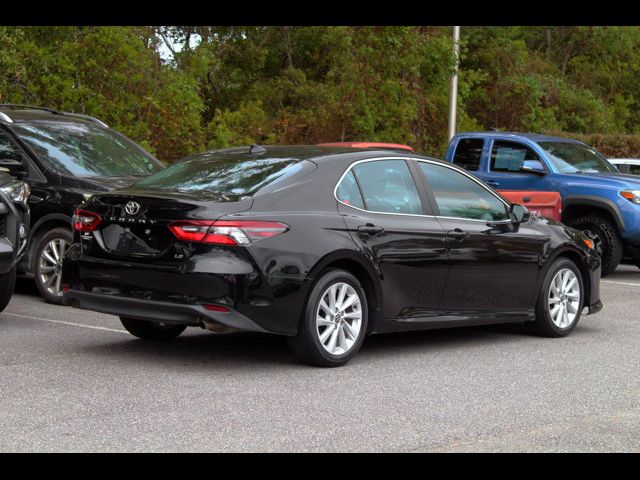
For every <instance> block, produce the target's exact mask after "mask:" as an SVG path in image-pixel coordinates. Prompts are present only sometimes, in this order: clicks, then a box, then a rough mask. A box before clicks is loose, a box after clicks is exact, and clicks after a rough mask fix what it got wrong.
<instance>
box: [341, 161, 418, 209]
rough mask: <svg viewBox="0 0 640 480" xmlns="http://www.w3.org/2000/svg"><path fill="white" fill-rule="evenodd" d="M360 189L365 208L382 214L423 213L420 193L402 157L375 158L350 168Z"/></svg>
mask: <svg viewBox="0 0 640 480" xmlns="http://www.w3.org/2000/svg"><path fill="white" fill-rule="evenodd" d="M352 171H353V172H354V174H355V177H356V178H357V180H358V183H359V184H360V188H362V195H363V197H364V199H363V200H364V205H365V209H367V210H370V211H372V212H381V213H407V214H413V215H420V214H422V213H423V211H422V204H421V203H420V196H419V195H418V190H417V189H416V185H415V183H413V178H412V177H411V172H410V171H409V167H408V166H407V164H406V163H405V162H404V160H375V161H371V162H365V163H360V164H358V165H356V166H355V167H353V170H352Z"/></svg>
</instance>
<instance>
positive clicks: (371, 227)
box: [358, 223, 384, 236]
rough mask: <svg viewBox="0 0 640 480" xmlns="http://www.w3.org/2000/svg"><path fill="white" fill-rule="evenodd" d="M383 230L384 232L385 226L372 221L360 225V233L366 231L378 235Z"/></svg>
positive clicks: (368, 233)
mask: <svg viewBox="0 0 640 480" xmlns="http://www.w3.org/2000/svg"><path fill="white" fill-rule="evenodd" d="M382 232H384V228H382V227H378V226H376V225H373V224H372V223H367V224H366V225H360V226H359V227H358V233H365V234H367V235H371V236H375V235H378V234H379V233H382Z"/></svg>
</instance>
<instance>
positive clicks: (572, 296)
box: [532, 258, 584, 337]
mask: <svg viewBox="0 0 640 480" xmlns="http://www.w3.org/2000/svg"><path fill="white" fill-rule="evenodd" d="M583 308H584V285H583V282H582V275H581V274H580V270H579V269H578V267H577V266H576V264H575V263H573V261H571V260H569V259H568V258H559V259H557V260H556V261H554V262H553V264H552V265H551V268H549V270H548V271H547V273H546V275H545V279H544V282H543V284H542V291H541V292H540V296H539V298H538V302H537V304H536V320H535V322H533V324H532V327H533V329H534V330H535V331H536V333H538V334H540V335H544V336H547V337H564V336H567V335H569V334H570V333H571V332H572V331H573V329H574V328H576V325H577V324H578V321H579V320H580V314H581V313H582V309H583Z"/></svg>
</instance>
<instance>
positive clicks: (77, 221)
mask: <svg viewBox="0 0 640 480" xmlns="http://www.w3.org/2000/svg"><path fill="white" fill-rule="evenodd" d="M100 222H102V218H101V217H100V215H98V214H97V213H93V212H88V211H86V210H81V209H79V208H78V209H77V210H76V211H75V212H74V214H73V219H72V224H73V229H74V230H75V231H77V232H93V231H94V230H95V229H96V228H98V225H100Z"/></svg>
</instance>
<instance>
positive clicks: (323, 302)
mask: <svg viewBox="0 0 640 480" xmlns="http://www.w3.org/2000/svg"><path fill="white" fill-rule="evenodd" d="M361 328H362V302H361V300H360V295H358V292H356V290H355V289H354V288H353V287H352V286H351V285H349V284H348V283H344V282H340V283H334V284H333V285H331V286H330V287H329V288H327V290H325V292H324V293H323V294H322V297H321V298H320V304H319V305H318V309H317V311H316V333H317V335H318V339H319V340H320V344H321V345H322V348H324V349H325V350H326V351H327V352H328V353H330V354H331V355H342V354H345V353H347V352H348V351H349V350H351V349H352V348H353V346H354V345H355V343H356V341H357V340H358V337H359V336H360V329H361Z"/></svg>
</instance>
